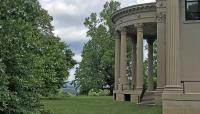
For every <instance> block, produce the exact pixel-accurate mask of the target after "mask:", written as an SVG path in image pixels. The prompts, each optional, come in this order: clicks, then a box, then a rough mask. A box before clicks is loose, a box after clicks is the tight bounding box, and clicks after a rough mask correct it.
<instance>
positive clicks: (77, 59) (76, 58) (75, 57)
mask: <svg viewBox="0 0 200 114" xmlns="http://www.w3.org/2000/svg"><path fill="white" fill-rule="evenodd" d="M73 59H74V60H76V61H77V62H81V61H82V57H81V53H79V54H76V55H75V56H73Z"/></svg>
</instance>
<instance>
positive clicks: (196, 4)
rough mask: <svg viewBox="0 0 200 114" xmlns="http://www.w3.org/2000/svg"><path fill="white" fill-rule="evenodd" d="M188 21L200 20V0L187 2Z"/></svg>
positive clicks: (188, 0)
mask: <svg viewBox="0 0 200 114" xmlns="http://www.w3.org/2000/svg"><path fill="white" fill-rule="evenodd" d="M185 10H186V20H200V0H186V2H185Z"/></svg>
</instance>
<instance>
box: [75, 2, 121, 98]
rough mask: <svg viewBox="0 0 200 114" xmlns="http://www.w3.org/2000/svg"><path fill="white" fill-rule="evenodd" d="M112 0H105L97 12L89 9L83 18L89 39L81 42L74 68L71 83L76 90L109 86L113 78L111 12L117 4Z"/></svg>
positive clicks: (83, 92)
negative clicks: (100, 9) (75, 84)
mask: <svg viewBox="0 0 200 114" xmlns="http://www.w3.org/2000/svg"><path fill="white" fill-rule="evenodd" d="M119 5H120V4H119V3H118V2H116V1H110V2H106V3H105V5H104V9H103V10H102V11H101V13H100V15H97V14H96V13H92V14H91V15H90V17H88V18H86V19H85V22H84V25H85V26H86V27H87V28H88V29H89V30H88V32H87V36H88V37H90V38H91V40H90V41H89V42H88V43H86V44H85V45H84V49H83V53H82V57H83V59H82V62H81V63H80V66H79V68H77V70H76V74H75V75H76V80H75V83H78V84H80V92H81V93H82V94H87V93H88V92H89V91H90V90H91V89H103V88H106V87H108V88H109V89H110V93H111V94H112V90H113V81H114V24H113V23H112V20H111V15H112V14H113V12H114V11H116V10H117V8H118V7H119Z"/></svg>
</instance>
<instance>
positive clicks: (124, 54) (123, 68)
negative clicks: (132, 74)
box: [120, 28, 128, 90]
mask: <svg viewBox="0 0 200 114" xmlns="http://www.w3.org/2000/svg"><path fill="white" fill-rule="evenodd" d="M126 37H127V30H126V28H123V29H122V30H121V53H120V54H121V57H120V60H121V61H120V81H121V84H122V90H127V89H128V77H127V75H126V74H127V72H126V70H127V45H126Z"/></svg>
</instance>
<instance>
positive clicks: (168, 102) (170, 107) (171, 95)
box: [162, 86, 194, 114]
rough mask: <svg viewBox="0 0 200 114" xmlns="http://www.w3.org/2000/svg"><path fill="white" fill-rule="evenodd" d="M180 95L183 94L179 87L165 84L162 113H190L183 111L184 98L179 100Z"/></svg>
mask: <svg viewBox="0 0 200 114" xmlns="http://www.w3.org/2000/svg"><path fill="white" fill-rule="evenodd" d="M181 96H183V94H182V89H181V88H180V87H178V86H177V87H173V86H166V88H165V89H164V91H163V95H162V105H163V114H191V113H184V111H183V110H184V108H183V106H184V105H185V102H184V100H185V98H183V99H182V100H183V101H181V102H179V100H181V99H180V98H181ZM192 114H194V113H192Z"/></svg>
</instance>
